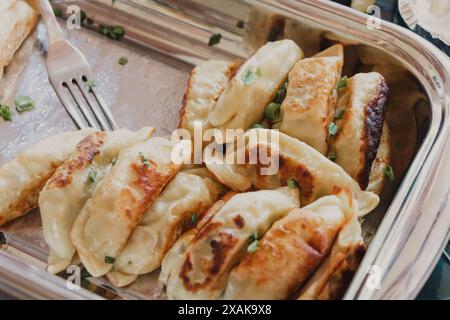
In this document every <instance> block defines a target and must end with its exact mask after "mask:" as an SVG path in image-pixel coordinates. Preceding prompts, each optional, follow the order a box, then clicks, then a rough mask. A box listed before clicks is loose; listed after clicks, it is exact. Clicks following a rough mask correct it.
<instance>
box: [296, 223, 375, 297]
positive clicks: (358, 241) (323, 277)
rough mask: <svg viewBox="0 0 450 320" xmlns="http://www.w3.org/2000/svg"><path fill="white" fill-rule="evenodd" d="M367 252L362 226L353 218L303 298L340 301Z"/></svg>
mask: <svg viewBox="0 0 450 320" xmlns="http://www.w3.org/2000/svg"><path fill="white" fill-rule="evenodd" d="M365 252H366V247H365V244H364V240H363V239H362V236H361V225H360V224H359V222H358V219H357V218H356V216H354V217H352V218H351V219H350V220H349V221H348V222H347V223H346V225H345V226H344V228H343V229H342V230H341V232H340V233H339V236H338V237H337V239H336V242H335V243H334V245H333V248H332V249H331V252H330V254H329V255H328V257H327V258H326V259H325V261H324V262H323V263H322V265H321V266H320V267H319V269H317V271H316V272H315V273H314V275H313V276H312V277H311V279H310V280H309V281H308V282H307V283H306V285H305V286H304V287H303V288H302V289H301V290H300V295H299V299H301V300H311V299H321V300H335V299H340V298H342V296H343V295H344V293H345V290H346V289H347V286H348V285H349V284H350V281H351V279H352V278H353V274H354V272H355V271H356V269H357V268H358V266H359V263H360V262H361V260H362V257H363V256H364V253H365Z"/></svg>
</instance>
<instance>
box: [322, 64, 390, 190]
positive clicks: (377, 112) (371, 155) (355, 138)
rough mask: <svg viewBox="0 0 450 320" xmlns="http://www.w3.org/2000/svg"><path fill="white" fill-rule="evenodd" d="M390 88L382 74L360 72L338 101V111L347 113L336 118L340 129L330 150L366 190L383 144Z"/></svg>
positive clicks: (337, 161) (348, 84) (350, 80)
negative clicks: (373, 165)
mask: <svg viewBox="0 0 450 320" xmlns="http://www.w3.org/2000/svg"><path fill="white" fill-rule="evenodd" d="M343 90H344V89H343ZM388 90H389V89H388V87H387V84H386V81H385V80H384V78H383V76H382V75H381V74H379V73H376V72H370V73H358V74H356V75H354V76H353V77H352V78H350V79H349V80H348V82H347V87H346V88H345V93H344V94H343V95H342V97H340V98H339V101H338V103H337V107H336V114H337V113H339V112H345V113H344V115H343V117H342V119H339V120H336V125H337V127H338V132H337V134H336V135H335V136H334V137H333V138H332V140H331V144H330V150H331V151H332V152H334V154H335V155H336V161H335V162H336V163H337V164H339V165H340V166H341V167H342V168H344V170H345V171H346V172H347V173H348V174H350V176H352V178H353V179H355V180H356V181H357V182H358V183H359V185H360V187H361V189H363V190H365V189H366V188H367V185H368V183H369V175H370V171H371V169H372V164H373V161H374V160H375V158H376V154H377V150H378V147H379V145H380V141H381V135H382V132H383V122H384V114H385V109H386V101H387V95H388Z"/></svg>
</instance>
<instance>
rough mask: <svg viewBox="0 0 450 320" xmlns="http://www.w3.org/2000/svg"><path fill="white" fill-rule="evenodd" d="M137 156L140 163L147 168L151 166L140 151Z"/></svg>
mask: <svg viewBox="0 0 450 320" xmlns="http://www.w3.org/2000/svg"><path fill="white" fill-rule="evenodd" d="M139 158H140V159H141V161H142V163H143V164H145V165H146V166H147V168H150V167H151V166H152V164H151V162H150V161H149V160H148V159H147V158H146V157H144V154H143V153H142V152H139Z"/></svg>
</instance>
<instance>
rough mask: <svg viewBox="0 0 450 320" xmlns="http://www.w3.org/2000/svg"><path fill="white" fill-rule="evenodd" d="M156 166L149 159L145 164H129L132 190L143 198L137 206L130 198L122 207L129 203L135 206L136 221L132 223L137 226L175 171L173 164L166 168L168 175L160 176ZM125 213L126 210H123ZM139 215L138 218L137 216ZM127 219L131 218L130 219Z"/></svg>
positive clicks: (134, 200) (133, 199)
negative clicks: (131, 174) (132, 177)
mask: <svg viewBox="0 0 450 320" xmlns="http://www.w3.org/2000/svg"><path fill="white" fill-rule="evenodd" d="M157 166H158V164H157V163H156V162H154V161H152V160H151V159H147V163H143V162H140V163H132V164H130V168H131V171H132V172H134V175H135V179H134V180H133V181H132V182H131V185H132V186H133V189H135V190H138V191H139V192H141V194H142V195H143V197H142V198H141V200H140V203H139V204H136V201H137V200H136V199H135V198H134V197H133V196H132V199H130V200H131V201H128V202H127V201H123V202H122V203H123V205H124V206H129V204H130V203H132V204H134V205H135V208H136V212H137V213H138V214H137V215H135V218H136V219H137V221H134V220H133V223H135V224H137V223H139V221H140V220H141V217H142V214H144V213H145V212H146V210H147V209H148V205H149V203H153V201H155V199H156V198H157V197H158V196H159V194H160V193H161V191H162V190H163V188H164V187H165V186H166V184H167V183H169V181H170V180H171V179H172V177H173V173H174V172H176V171H177V166H176V165H175V164H170V165H169V166H170V167H172V168H168V170H167V172H168V174H162V173H160V172H158V170H157V169H158V168H157ZM125 191H128V189H123V192H125ZM125 212H126V210H125ZM139 214H140V216H139ZM129 218H133V217H130V216H129Z"/></svg>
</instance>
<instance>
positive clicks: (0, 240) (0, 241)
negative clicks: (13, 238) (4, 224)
mask: <svg viewBox="0 0 450 320" xmlns="http://www.w3.org/2000/svg"><path fill="white" fill-rule="evenodd" d="M2 244H6V237H5V234H4V233H3V232H0V245H2Z"/></svg>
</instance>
